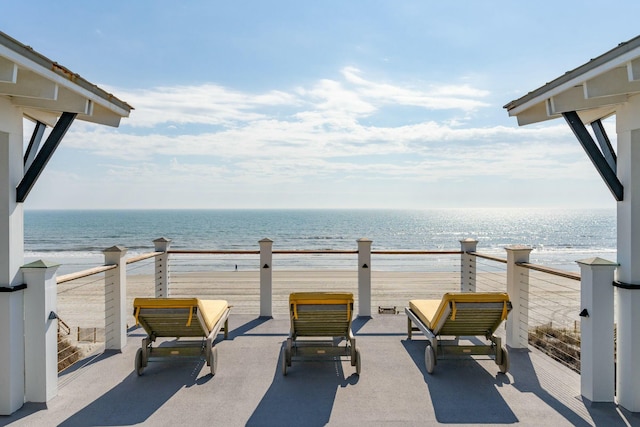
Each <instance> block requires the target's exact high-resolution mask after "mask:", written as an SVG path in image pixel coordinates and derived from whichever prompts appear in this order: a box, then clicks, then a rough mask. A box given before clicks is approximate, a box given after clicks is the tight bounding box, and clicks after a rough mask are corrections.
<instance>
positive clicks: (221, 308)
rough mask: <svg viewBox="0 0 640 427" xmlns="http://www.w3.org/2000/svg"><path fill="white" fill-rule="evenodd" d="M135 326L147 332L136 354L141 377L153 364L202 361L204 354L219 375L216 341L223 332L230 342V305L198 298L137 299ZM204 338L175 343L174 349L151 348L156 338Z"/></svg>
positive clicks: (212, 369)
mask: <svg viewBox="0 0 640 427" xmlns="http://www.w3.org/2000/svg"><path fill="white" fill-rule="evenodd" d="M133 308H134V312H133V315H134V317H135V319H136V325H138V324H140V325H142V327H143V328H144V330H145V331H146V332H147V337H146V338H143V340H142V348H139V349H138V352H137V353H136V360H135V369H136V373H137V374H138V375H142V371H143V370H144V368H145V367H146V366H147V364H148V362H149V361H150V360H151V361H153V360H166V359H167V358H168V357H173V356H184V357H201V356H202V354H203V352H204V356H205V360H206V361H207V365H208V366H209V367H210V369H211V374H212V375H215V374H216V367H217V363H218V358H217V349H216V347H215V343H214V341H215V338H216V336H217V335H218V333H219V332H220V331H221V330H222V331H223V332H224V338H225V339H226V338H227V331H228V329H229V328H228V317H229V304H227V301H224V300H201V299H198V298H136V299H135V300H134V301H133ZM160 337H175V338H184V337H186V338H201V339H200V340H176V343H175V345H172V346H158V347H152V343H153V342H155V340H156V338H160Z"/></svg>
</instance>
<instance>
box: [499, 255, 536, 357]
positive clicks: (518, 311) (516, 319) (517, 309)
mask: <svg viewBox="0 0 640 427" xmlns="http://www.w3.org/2000/svg"><path fill="white" fill-rule="evenodd" d="M505 249H506V251H507V293H508V294H509V299H510V300H511V304H512V309H511V313H509V316H508V317H507V322H506V323H507V345H508V346H509V347H511V348H527V347H528V346H529V336H528V335H529V270H528V269H526V268H524V267H520V266H518V265H517V264H516V263H519V262H529V254H530V253H531V250H532V248H530V247H528V246H521V245H514V246H508V247H506V248H505Z"/></svg>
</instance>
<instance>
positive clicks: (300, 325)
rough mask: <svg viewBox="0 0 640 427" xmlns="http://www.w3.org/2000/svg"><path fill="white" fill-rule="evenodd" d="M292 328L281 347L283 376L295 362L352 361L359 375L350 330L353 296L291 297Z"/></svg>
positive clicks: (305, 294) (304, 294) (319, 294)
mask: <svg viewBox="0 0 640 427" xmlns="http://www.w3.org/2000/svg"><path fill="white" fill-rule="evenodd" d="M289 313H290V319H291V329H290V332H289V337H288V338H287V340H286V342H285V343H284V346H283V348H282V374H283V375H287V369H288V367H290V366H291V365H292V362H293V361H294V360H295V361H335V360H336V359H338V360H343V359H344V360H349V361H350V362H351V366H355V368H356V374H358V375H359V374H360V366H361V363H360V350H359V349H358V348H357V347H356V338H355V337H354V335H353V332H352V330H351V320H352V319H351V317H352V313H353V294H337V293H328V292H324V293H323V292H298V293H293V294H291V295H290V297H289Z"/></svg>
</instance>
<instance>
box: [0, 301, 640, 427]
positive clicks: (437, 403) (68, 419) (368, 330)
mask: <svg viewBox="0 0 640 427" xmlns="http://www.w3.org/2000/svg"><path fill="white" fill-rule="evenodd" d="M229 325H230V329H231V330H230V333H229V339H228V340H225V341H218V344H217V346H218V356H219V362H218V372H217V374H216V375H215V377H214V376H212V375H211V374H210V373H209V369H208V367H207V366H206V364H205V363H204V362H203V361H198V360H193V361H180V362H177V361H170V362H157V363H152V364H149V366H148V367H147V368H146V369H145V371H144V373H143V375H142V376H140V377H138V376H137V375H136V373H135V372H134V369H133V367H134V357H135V352H136V350H137V349H138V348H139V346H140V340H141V338H142V337H143V331H142V330H141V329H135V330H132V331H131V333H130V334H129V343H128V345H127V347H126V349H125V350H124V351H123V352H122V353H120V352H117V353H116V352H104V353H101V354H98V355H95V356H93V357H91V358H87V359H85V360H84V361H83V362H81V363H79V364H77V365H75V366H74V367H73V368H72V369H69V370H67V371H65V372H64V373H63V374H62V375H61V376H60V388H59V393H58V396H57V397H56V398H54V399H53V400H51V401H50V402H49V403H48V404H47V405H46V406H45V405H37V404H26V405H25V406H24V407H23V408H22V409H20V410H19V411H17V412H16V413H14V414H13V415H11V416H9V417H0V425H16V426H18V425H25V426H27V425H34V426H36V425H37V426H49V425H61V426H89V425H107V426H124V425H132V424H144V425H154V426H162V425H178V424H183V423H185V422H189V423H194V422H195V423H197V424H200V423H203V424H204V423H206V424H212V425H225V426H242V425H249V426H272V425H273V426H283V425H305V426H323V425H327V424H330V425H382V424H392V423H394V424H403V425H438V424H464V425H484V424H494V425H496V424H516V425H532V426H539V425H540V424H541V423H543V422H544V423H545V424H547V425H553V426H554V427H556V426H561V425H575V426H590V425H603V426H604V425H606V426H626V425H633V426H640V414H631V413H628V412H626V411H624V410H621V409H620V408H617V407H616V406H615V405H613V404H589V402H584V401H583V400H582V399H581V397H580V383H579V381H580V378H579V375H577V374H576V373H574V372H572V371H570V370H569V369H567V368H565V367H564V366H562V365H560V364H558V363H556V362H554V361H553V360H551V359H549V358H548V357H546V356H544V355H542V354H541V353H539V352H537V351H512V352H511V370H510V372H509V373H508V374H507V375H504V374H499V373H498V368H497V366H496V365H495V363H494V362H493V361H492V360H489V359H487V358H474V359H472V358H465V359H456V360H439V361H438V365H437V367H436V370H435V372H434V374H433V375H429V374H427V373H426V370H425V367H424V348H425V341H424V339H423V338H422V337H421V336H419V334H417V335H416V336H414V340H412V341H409V340H407V337H406V333H405V330H406V316H404V315H380V316H376V317H374V318H372V319H355V320H354V324H353V328H354V332H355V333H356V338H357V345H358V347H359V348H360V351H361V353H362V373H361V375H360V376H358V375H356V374H355V369H354V368H353V367H352V366H351V365H350V364H349V362H348V361H345V362H335V361H327V362H298V363H296V362H294V364H293V365H292V366H291V367H290V368H289V371H288V375H287V376H286V377H284V376H283V375H282V373H281V369H280V366H281V365H280V360H279V359H280V349H281V347H282V343H283V341H284V340H285V339H286V337H287V334H288V331H289V320H288V319H286V318H276V319H263V318H255V317H252V316H250V315H233V314H232V315H231V317H230V319H229Z"/></svg>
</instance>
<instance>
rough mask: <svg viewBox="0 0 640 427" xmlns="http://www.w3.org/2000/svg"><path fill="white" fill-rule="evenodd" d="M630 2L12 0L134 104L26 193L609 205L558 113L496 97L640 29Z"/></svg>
mask: <svg viewBox="0 0 640 427" xmlns="http://www.w3.org/2000/svg"><path fill="white" fill-rule="evenodd" d="M639 15H640V2H637V1H618V2H616V1H613V2H610V3H608V4H607V7H602V3H601V2H595V1H590V0H589V1H584V0H583V1H564V2H558V1H554V2H552V1H536V2H520V1H511V0H509V1H508V0H504V1H490V2H480V1H465V0H462V1H461V0H458V1H451V2H442V1H440V2H435V1H428V0H415V1H413V0H393V1H391V0H388V1H377V0H371V1H362V0H353V1H344V0H341V1H335V0H324V1H314V2H311V1H301V0H295V1H293V0H292V1H266V0H246V1H235V2H230V1H227V2H222V1H214V0H192V1H180V2H176V1H165V0H153V1H152V0H136V1H131V0H110V1H108V2H106V1H105V2H93V1H91V2H87V1H78V0H76V1H70V0H58V1H55V2H52V1H49V0H34V1H28V2H27V1H24V2H17V1H13V2H8V3H7V4H4V5H3V12H2V14H1V15H0V31H2V32H4V33H6V34H8V35H9V36H11V37H13V38H15V39H17V40H19V41H20V42H22V43H23V44H26V45H28V46H31V47H32V48H34V49H35V50H36V51H37V52H39V53H41V54H43V55H45V56H46V57H48V58H49V59H51V60H53V61H56V62H58V63H60V64H61V65H63V66H65V67H67V68H69V69H70V70H71V71H73V72H75V73H78V74H80V75H81V76H82V77H83V78H85V79H86V80H88V81H90V82H91V83H94V84H97V85H98V86H100V87H101V88H103V89H105V90H107V91H109V92H111V93H113V94H114V95H115V96H117V97H118V98H119V99H121V100H123V101H125V102H127V103H128V104H130V105H131V106H133V107H134V110H133V111H132V112H131V115H130V117H129V118H125V119H123V120H122V122H121V124H120V126H119V127H118V128H111V127H107V126H99V125H94V124H90V123H86V122H82V121H75V122H74V124H73V125H72V127H71V129H70V130H69V132H68V133H67V135H66V136H65V138H64V139H63V141H62V143H61V144H60V146H59V148H58V150H57V151H56V153H55V154H54V156H53V158H52V159H51V161H50V162H49V164H48V165H47V168H46V170H45V171H44V172H43V174H42V175H41V176H40V178H39V180H38V182H37V183H36V185H35V187H34V188H33V190H32V191H31V193H30V194H29V196H28V198H27V200H26V202H25V209H236V208H247V209H249V208H250V209H276V208H277V209H280V208H293V209H307V208H390V209H430V208H463V209H474V208H505V207H524V208H527V207H554V208H595V207H603V208H614V207H615V201H614V198H613V196H612V195H611V193H610V192H609V190H608V189H607V187H606V185H605V184H604V182H603V181H602V179H601V178H600V176H599V175H598V173H597V172H596V170H595V168H594V167H593V165H592V164H591V162H590V161H589V159H588V157H587V156H586V154H585V152H584V150H583V149H582V147H581V146H580V144H579V143H578V141H577V140H576V138H575V136H574V135H573V134H572V132H571V130H570V129H569V127H568V126H567V124H566V123H565V122H564V121H563V120H552V121H548V122H544V123H540V124H535V125H528V126H524V127H519V126H518V125H517V122H516V119H515V118H513V117H509V116H508V114H507V111H506V110H505V109H504V108H503V106H504V105H505V104H507V103H508V102H510V101H512V100H514V99H518V98H520V97H521V96H523V95H525V94H526V93H528V92H530V91H532V90H534V89H536V88H538V87H540V86H542V85H544V84H545V83H546V82H549V81H551V80H553V79H555V78H556V77H559V76H560V75H562V74H564V73H565V72H566V71H569V70H572V69H574V68H576V67H578V66H580V65H582V64H584V63H586V62H588V61H589V60H590V59H591V58H594V57H596V56H599V55H600V54H602V53H604V52H606V51H608V50H610V49H612V48H614V47H616V46H617V45H618V44H619V43H620V42H624V41H627V40H630V39H632V38H634V37H635V36H637V35H638V34H640V27H638V25H637V16H639ZM605 126H606V128H607V131H608V134H609V137H610V138H611V139H612V143H613V145H614V147H615V121H614V120H613V119H608V120H607V121H606V122H605ZM24 129H25V130H24V133H25V147H26V143H27V142H28V139H29V137H30V135H31V131H32V129H33V124H32V123H30V122H25V126H24Z"/></svg>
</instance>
